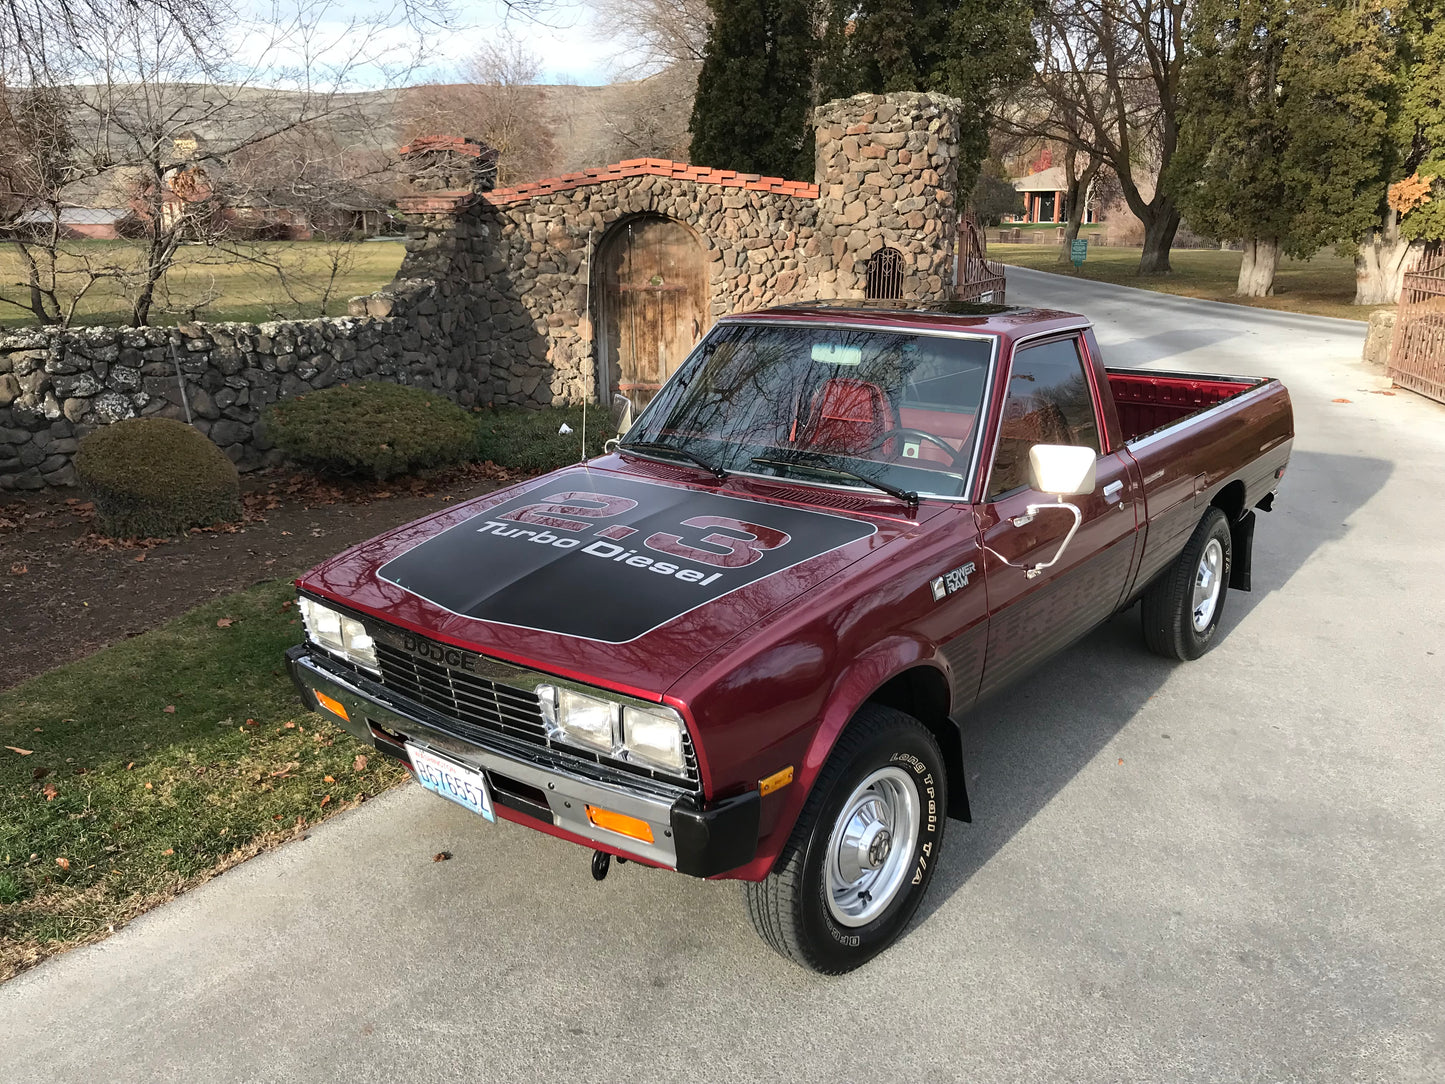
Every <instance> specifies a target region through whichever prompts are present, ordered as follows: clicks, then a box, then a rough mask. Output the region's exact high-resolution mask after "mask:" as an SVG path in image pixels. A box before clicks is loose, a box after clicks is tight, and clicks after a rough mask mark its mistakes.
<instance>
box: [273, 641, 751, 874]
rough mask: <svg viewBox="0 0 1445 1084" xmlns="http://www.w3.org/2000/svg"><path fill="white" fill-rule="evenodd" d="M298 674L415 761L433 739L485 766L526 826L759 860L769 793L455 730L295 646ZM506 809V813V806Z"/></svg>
mask: <svg viewBox="0 0 1445 1084" xmlns="http://www.w3.org/2000/svg"><path fill="white" fill-rule="evenodd" d="M286 663H287V667H288V669H289V670H290V672H291V678H292V680H293V681H295V682H296V687H297V689H298V690H299V691H300V693H301V699H302V700H303V701H304V702H305V704H306V706H307V707H308V708H310V709H311V710H312V711H321V710H323V709H322V707H321V705H320V703H319V702H318V701H317V698H316V694H317V693H318V692H320V693H322V694H324V695H325V696H327V697H330V698H331V699H333V700H335V701H338V702H339V703H340V704H341V705H342V707H343V708H345V709H346V715H347V718H345V719H342V718H339V717H337V716H335V714H334V713H332V712H329V711H328V712H327V714H328V716H330V717H332V718H334V719H335V720H336V722H337V723H339V724H340V725H341V726H343V727H345V728H346V729H347V730H348V731H349V732H350V733H351V734H352V735H353V736H354V737H356V738H357V739H358V740H360V741H362V742H365V743H366V744H368V745H371V746H374V747H376V748H377V749H379V750H381V751H382V752H384V753H387V754H389V755H391V756H394V757H398V758H399V759H402V760H405V759H406V746H405V743H406V742H411V743H414V744H417V745H421V746H426V747H428V748H431V749H434V750H436V751H437V752H439V753H443V754H445V755H446V756H449V757H452V758H453V759H455V760H459V761H461V762H462V763H464V764H468V765H470V766H471V767H473V768H477V769H480V770H481V771H483V772H485V773H486V776H487V783H488V785H489V786H490V787H491V790H492V795H493V799H494V801H495V802H496V804H497V805H498V806H499V807H502V808H503V809H504V810H505V811H508V812H510V813H511V814H512V815H511V816H510V817H508V819H510V820H515V821H517V822H518V823H528V821H529V820H530V821H531V822H534V823H535V822H540V823H541V824H543V825H546V826H548V827H549V828H550V829H552V830H554V831H556V832H560V833H561V834H563V835H565V836H569V837H571V838H573V839H574V840H576V841H577V842H580V843H595V844H598V845H600V846H603V847H606V848H608V849H610V850H614V851H619V852H621V853H623V854H627V855H631V856H634V857H637V858H641V859H643V860H645V861H648V862H651V863H653V864H655V865H659V866H664V867H666V868H668V869H675V870H677V871H678V872H680V873H687V874H691V875H692V876H694V877H711V876H714V875H716V874H719V873H726V872H727V871H729V870H732V869H736V868H737V867H739V866H742V865H745V864H747V863H748V862H750V861H752V859H753V856H754V855H755V854H756V852H757V845H758V816H759V808H760V798H759V795H758V792H757V791H755V790H754V791H749V792H748V793H746V794H741V795H738V796H737V797H735V798H729V799H725V800H723V801H720V802H714V803H709V804H703V803H702V802H701V801H700V800H699V799H698V798H697V797H696V796H694V795H691V794H685V793H679V792H678V791H677V790H676V789H674V788H668V787H663V786H658V785H656V784H653V783H651V782H650V781H646V780H638V781H637V782H636V783H633V782H632V781H631V780H625V779H616V778H603V777H602V773H598V774H597V775H595V776H594V775H588V774H585V773H584V772H583V771H582V770H580V769H571V768H568V767H565V766H563V765H559V764H556V763H547V762H546V760H545V757H544V755H543V754H542V752H541V751H540V750H538V751H530V752H529V751H524V750H521V749H509V748H505V747H504V746H503V743H502V742H500V741H498V742H497V743H496V744H485V745H484V744H481V743H479V742H476V741H474V740H471V739H463V738H461V737H459V736H457V735H456V734H453V733H451V732H449V731H448V729H447V722H446V719H445V718H444V717H442V716H440V715H437V714H436V713H434V712H431V711H429V710H428V709H426V708H423V707H421V706H420V705H417V704H414V703H411V702H410V701H408V700H406V699H405V698H402V697H399V696H397V695H396V694H395V693H393V692H392V691H390V690H389V689H386V688H384V687H383V686H381V685H380V684H378V683H376V682H373V681H371V680H369V679H368V678H366V677H363V676H362V675H360V674H357V673H355V672H354V671H351V670H350V669H349V668H345V667H342V666H340V665H339V664H337V663H335V662H332V661H331V660H330V659H329V658H327V657H326V656H324V655H321V654H319V653H313V652H312V650H311V649H310V648H308V647H306V646H305V645H298V646H297V647H293V648H291V649H290V650H288V651H287V652H286ZM589 805H592V806H599V807H601V808H603V809H608V810H612V811H613V812H616V813H622V814H625V815H626V816H629V817H635V818H637V819H638V820H641V821H645V822H646V823H647V824H648V825H649V826H650V827H651V829H652V837H653V839H652V842H651V843H646V842H644V841H642V840H639V839H634V838H632V837H630V836H626V835H622V834H620V833H617V832H612V831H609V830H608V829H605V828H599V827H597V826H596V825H594V824H592V822H591V821H590V820H589V819H588V816H587V806H589ZM504 815H506V813H504Z"/></svg>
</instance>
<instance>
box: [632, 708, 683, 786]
mask: <svg viewBox="0 0 1445 1084" xmlns="http://www.w3.org/2000/svg"><path fill="white" fill-rule="evenodd" d="M683 726H684V724H683V721H682V716H680V715H678V713H677V712H675V711H673V710H672V709H671V708H663V707H657V708H634V707H632V706H631V705H630V704H629V705H628V706H627V707H626V708H624V709H623V711H622V748H623V750H624V751H625V753H626V755H627V759H628V760H631V761H636V762H638V763H640V764H646V765H648V766H649V767H652V768H660V769H662V770H663V771H665V772H672V773H673V774H675V775H682V774H683V773H684V772H685V771H686V769H687V759H686V755H685V754H684V752H683V740H682V737H683Z"/></svg>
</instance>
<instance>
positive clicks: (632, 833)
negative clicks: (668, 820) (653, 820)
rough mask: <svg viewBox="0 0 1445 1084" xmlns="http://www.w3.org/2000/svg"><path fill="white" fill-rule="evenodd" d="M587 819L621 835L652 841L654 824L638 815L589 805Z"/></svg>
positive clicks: (647, 841) (599, 826)
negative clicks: (639, 818) (637, 816)
mask: <svg viewBox="0 0 1445 1084" xmlns="http://www.w3.org/2000/svg"><path fill="white" fill-rule="evenodd" d="M587 819H588V820H589V821H591V822H592V823H593V824H595V825H596V826H597V827H598V828H605V829H607V831H609V832H616V833H617V834H618V835H620V836H627V837H628V838H629V839H640V840H642V842H643V843H651V842H652V825H650V824H648V823H647V822H646V821H640V820H638V819H637V818H636V817H629V816H628V815H627V814H625V813H614V812H612V810H610V809H602V808H600V807H599V806H595V805H589V806H588V807H587Z"/></svg>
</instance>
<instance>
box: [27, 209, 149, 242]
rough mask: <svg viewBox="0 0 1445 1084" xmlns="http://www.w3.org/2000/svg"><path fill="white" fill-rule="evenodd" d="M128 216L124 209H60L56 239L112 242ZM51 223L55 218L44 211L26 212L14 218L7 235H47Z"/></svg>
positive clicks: (128, 213)
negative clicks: (58, 237)
mask: <svg viewBox="0 0 1445 1084" xmlns="http://www.w3.org/2000/svg"><path fill="white" fill-rule="evenodd" d="M130 214H131V211H130V209H129V208H127V207H62V208H61V209H60V236H61V237H62V238H63V239H65V240H67V241H73V240H76V239H78V238H82V237H89V238H92V239H94V240H105V241H113V240H115V239H116V238H118V237H119V236H120V230H121V226H120V223H121V221H122V220H123V219H125V218H126V216H128V215H130ZM54 223H55V215H54V213H53V212H52V211H50V210H49V209H48V208H47V209H45V210H35V211H26V212H25V213H24V214H21V215H19V216H17V217H16V218H15V219H14V221H13V223H12V225H11V228H10V229H9V230H8V231H7V232H10V233H12V234H14V233H23V234H27V235H29V236H37V235H48V234H49V232H50V229H51V227H52V226H53V225H54Z"/></svg>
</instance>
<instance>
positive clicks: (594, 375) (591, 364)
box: [578, 230, 597, 466]
mask: <svg viewBox="0 0 1445 1084" xmlns="http://www.w3.org/2000/svg"><path fill="white" fill-rule="evenodd" d="M585 305H586V310H587V317H586V319H587V329H588V331H589V332H591V335H590V337H589V340H588V346H587V361H588V366H587V367H588V368H589V369H591V370H592V391H591V392H590V393H589V392H588V390H587V385H586V383H585V382H584V383H583V385H582V458H581V459H580V460H578V462H580V463H581V464H582V465H583V466H586V465H587V400H588V399H591V398H592V396H593V395H595V394H596V392H597V362H596V359H595V358H593V356H592V349H593V344H595V343H596V342H597V328H596V327H595V326H594V325H593V323H592V231H591V230H588V231H587V300H586V302H585Z"/></svg>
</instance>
